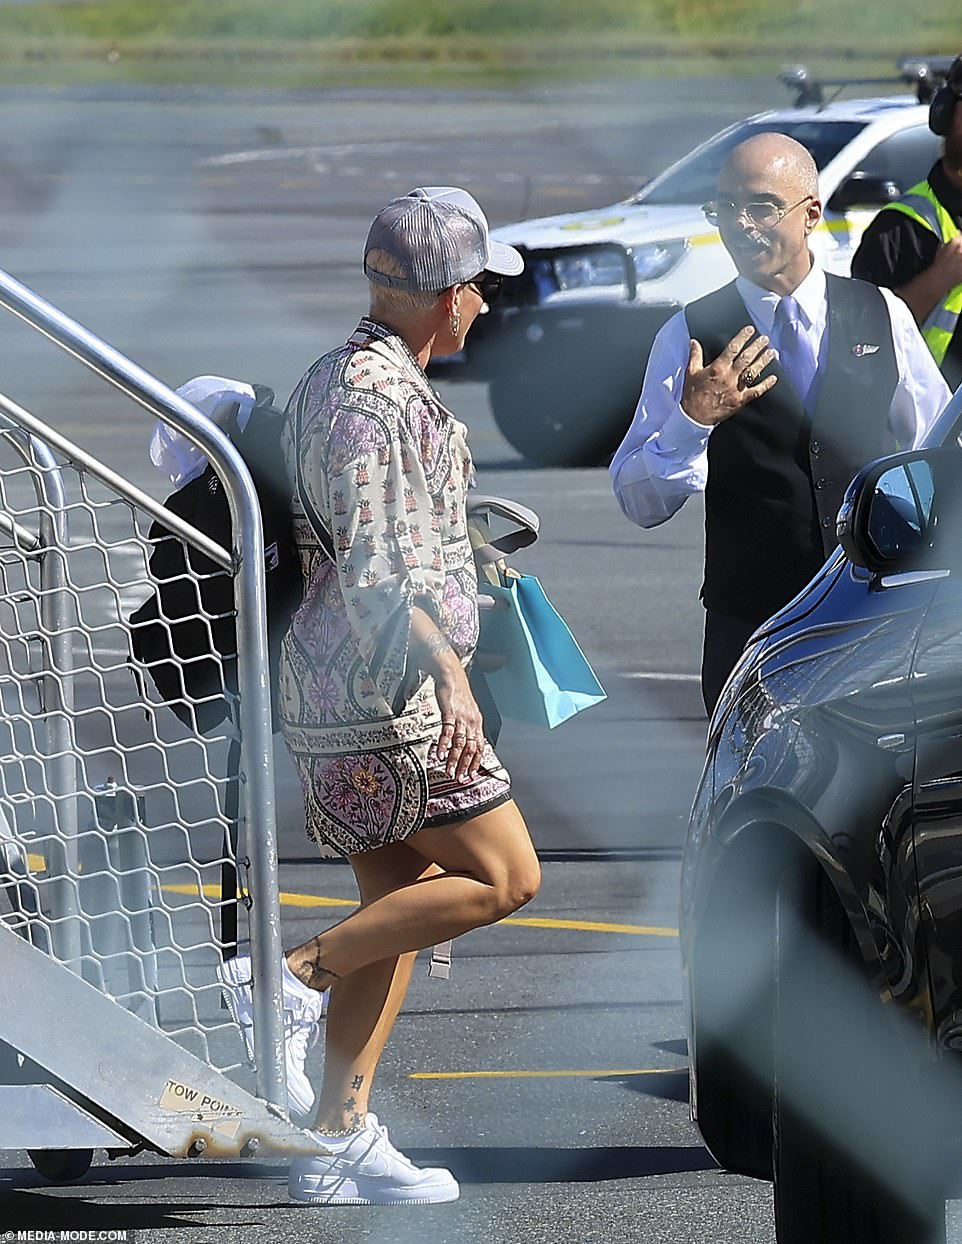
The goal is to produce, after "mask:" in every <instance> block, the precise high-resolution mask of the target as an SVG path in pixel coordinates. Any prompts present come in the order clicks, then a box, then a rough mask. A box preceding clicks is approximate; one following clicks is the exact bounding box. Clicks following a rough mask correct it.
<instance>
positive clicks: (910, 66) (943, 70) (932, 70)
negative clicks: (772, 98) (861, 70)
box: [778, 56, 955, 108]
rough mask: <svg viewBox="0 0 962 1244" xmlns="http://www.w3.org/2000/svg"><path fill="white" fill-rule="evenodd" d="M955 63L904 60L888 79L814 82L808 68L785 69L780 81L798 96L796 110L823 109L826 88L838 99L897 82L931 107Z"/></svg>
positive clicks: (939, 59)
mask: <svg viewBox="0 0 962 1244" xmlns="http://www.w3.org/2000/svg"><path fill="white" fill-rule="evenodd" d="M954 59H955V57H953V56H928V57H925V58H924V59H923V58H921V57H903V58H902V59H901V60H900V61H899V62H898V64H897V68H898V73H897V74H896V75H894V76H892V77H886V78H814V77H812V75H811V73H810V72H809V70H808V68H807V67H806V66H805V65H783V66H782V68H781V70H780V71H779V74H778V80H779V82H781V83H782V84H783V85H784V86H787V87H788V89H789V90H790V91H794V92H795V107H796V108H813V107H814V108H820V107H822V106H823V105H824V103H825V88H826V87H834V88H836V89H835V94H836V95H838V94H839V93H840V92H841V91H842V90H844V89H845V88H846V87H851V86H888V85H891V84H893V83H896V82H900V83H903V84H907V85H909V86H913V87H914V88H915V96H916V99H918V101H919V103H920V104H927V103H929V102H930V101H931V99H932V96H933V95H934V94H935V92H936V91H937V90H938V89H939V87H940V86H941V85H942V83H943V82H944V81H945V78H946V75H947V74H948V72H949V67H950V66H951V64H952V62H953V61H954ZM833 98H834V96H833Z"/></svg>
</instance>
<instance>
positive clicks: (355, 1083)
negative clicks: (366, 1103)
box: [351, 1076, 364, 1090]
mask: <svg viewBox="0 0 962 1244" xmlns="http://www.w3.org/2000/svg"><path fill="white" fill-rule="evenodd" d="M363 1083H364V1077H363V1076H355V1077H354V1079H353V1080H352V1081H351V1088H352V1089H355V1090H357V1089H359V1088H360V1087H361V1085H362V1084H363Z"/></svg>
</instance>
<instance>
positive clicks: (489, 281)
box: [464, 272, 503, 306]
mask: <svg viewBox="0 0 962 1244" xmlns="http://www.w3.org/2000/svg"><path fill="white" fill-rule="evenodd" d="M502 280H503V278H502V276H501V274H500V273H499V272H480V273H478V275H477V276H475V277H472V278H471V280H470V281H465V282H464V283H465V285H470V286H471V288H472V289H473V290H474V291H475V292H476V293H477V294H478V295H479V296H480V298H481V301H482V302H486V303H487V304H488V306H490V305H491V303H493V302H494V301H495V299H496V298H497V297H498V295H499V294H500V293H501V282H502Z"/></svg>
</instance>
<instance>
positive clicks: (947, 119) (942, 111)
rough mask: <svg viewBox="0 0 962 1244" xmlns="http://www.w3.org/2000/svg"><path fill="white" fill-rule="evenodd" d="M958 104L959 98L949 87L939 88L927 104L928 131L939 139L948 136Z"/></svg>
mask: <svg viewBox="0 0 962 1244" xmlns="http://www.w3.org/2000/svg"><path fill="white" fill-rule="evenodd" d="M958 102H959V96H958V95H956V93H955V91H953V90H952V89H951V88H950V87H947V86H940V87H939V89H938V90H937V91H936V92H935V94H934V95H933V96H932V102H931V104H929V129H930V130H931V131H932V133H933V134H938V136H939V137H940V138H944V137H945V136H946V134H948V132H949V130H950V129H951V128H952V116H953V114H954V113H955V105H956V104H957V103H958Z"/></svg>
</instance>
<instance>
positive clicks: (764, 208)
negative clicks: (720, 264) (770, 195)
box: [701, 194, 815, 229]
mask: <svg viewBox="0 0 962 1244" xmlns="http://www.w3.org/2000/svg"><path fill="white" fill-rule="evenodd" d="M814 197H815V196H814V195H811V194H806V195H805V197H804V198H803V199H799V200H798V202H797V203H793V204H792V205H791V207H782V205H781V204H780V203H773V202H772V201H771V200H770V199H752V200H750V201H749V202H747V203H736V202H734V200H732V199H712V200H711V202H709V203H705V204H703V205H702V209H701V210H702V211H703V212H704V213H705V219H706V220H707V221H708V223H709V224H710V225H718V224H725V225H727V224H730V223H731V222H732V221H733V220H737V219H738V217H739V216H741V215H742V214H743V213H744V215H745V218H746V219H747V220H749V221H750V222H751V223H752V224H753V225H757V227H758V228H759V229H774V228H775V226H776V225H777V224H780V223H781V221H782V220H784V219H785V217H786V216H787V215H788V213H789V212H794V210H795V208H796V207H801V206H802V204H803V203H808V202H810V201H811V200H812V199H813V198H814Z"/></svg>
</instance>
